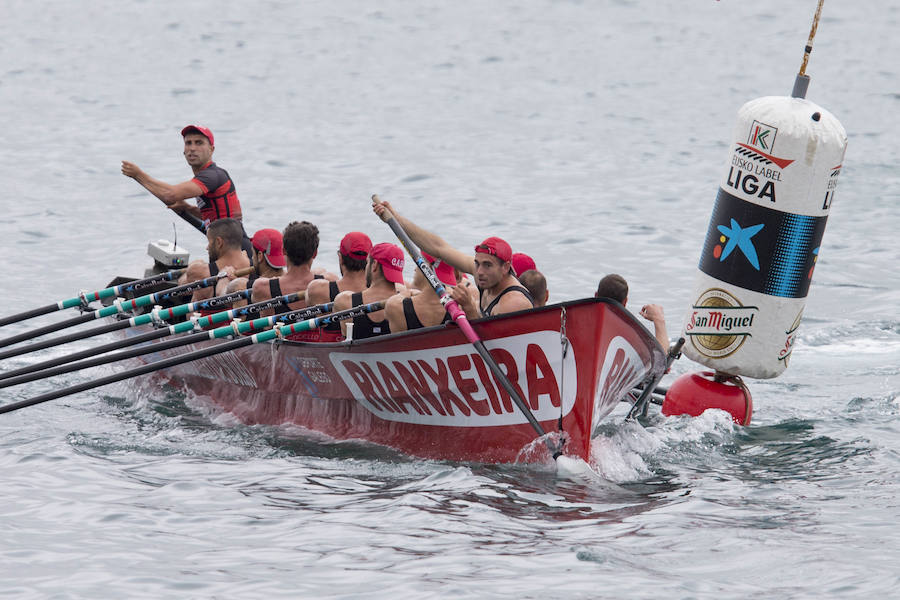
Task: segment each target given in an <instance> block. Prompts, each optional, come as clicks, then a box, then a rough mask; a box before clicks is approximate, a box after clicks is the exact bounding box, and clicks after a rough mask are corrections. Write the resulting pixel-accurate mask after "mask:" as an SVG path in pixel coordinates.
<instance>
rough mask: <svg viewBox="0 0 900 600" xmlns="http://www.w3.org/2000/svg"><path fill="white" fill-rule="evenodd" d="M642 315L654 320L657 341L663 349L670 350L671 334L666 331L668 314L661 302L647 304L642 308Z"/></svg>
mask: <svg viewBox="0 0 900 600" xmlns="http://www.w3.org/2000/svg"><path fill="white" fill-rule="evenodd" d="M641 316H642V317H644V318H645V319H647V320H648V321H652V322H653V329H654V334H655V336H656V341H657V342H659V345H660V346H662V348H663V350H664V351H666V352H668V351H669V334H668V333H667V332H666V316H665V314H663V308H662V306H660V305H659V304H646V305H644V306H643V307H642V308H641Z"/></svg>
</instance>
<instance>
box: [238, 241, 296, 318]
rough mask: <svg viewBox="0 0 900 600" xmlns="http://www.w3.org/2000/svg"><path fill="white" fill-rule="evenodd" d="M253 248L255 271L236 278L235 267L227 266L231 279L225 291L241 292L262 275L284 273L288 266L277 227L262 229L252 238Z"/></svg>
mask: <svg viewBox="0 0 900 600" xmlns="http://www.w3.org/2000/svg"><path fill="white" fill-rule="evenodd" d="M250 244H251V247H252V248H253V266H254V268H255V270H254V272H253V273H251V274H250V275H249V276H247V277H238V278H237V279H235V278H234V269H231V268H230V267H228V268H226V269H225V270H226V272H228V279H229V280H230V281H229V283H228V285H227V286H226V288H225V293H226V294H230V293H232V292H239V291H241V290H246V289H252V288H253V283H254V282H255V281H256V280H257V279H259V278H260V277H266V278H269V279H272V278H275V277H281V276H282V275H284V268H285V267H286V266H287V263H286V262H285V258H284V249H283V247H282V237H281V232H280V231H278V230H277V229H260V230H259V231H257V232H256V233H254V234H253V237H252V238H251V239H250ZM244 304H245V303H244V302H235V303H234V306H235V307H237V306H243V305H244Z"/></svg>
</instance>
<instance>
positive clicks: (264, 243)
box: [250, 229, 286, 269]
mask: <svg viewBox="0 0 900 600" xmlns="http://www.w3.org/2000/svg"><path fill="white" fill-rule="evenodd" d="M250 243H251V244H253V247H254V248H256V249H257V250H259V251H260V252H262V253H264V254H265V255H266V262H267V263H269V265H271V266H272V267H273V268H276V269H280V268H284V266H285V264H286V263H285V261H284V248H283V247H282V238H281V232H280V231H278V230H277V229H260V230H259V231H257V232H256V233H254V234H253V237H252V238H251V239H250Z"/></svg>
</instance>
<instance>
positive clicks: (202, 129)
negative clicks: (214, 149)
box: [181, 125, 216, 146]
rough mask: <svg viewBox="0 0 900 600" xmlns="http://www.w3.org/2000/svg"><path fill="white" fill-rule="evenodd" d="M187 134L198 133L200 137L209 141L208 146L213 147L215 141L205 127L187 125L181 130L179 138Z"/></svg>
mask: <svg viewBox="0 0 900 600" xmlns="http://www.w3.org/2000/svg"><path fill="white" fill-rule="evenodd" d="M189 133H199V134H200V135H202V136H205V137H206V139H208V140H209V145H210V146H215V145H216V141H215V138H213V134H212V131H210V130H209V129H208V128H207V127H200V126H199V125H188V126H187V127H185V128H184V129H182V130H181V137H184V136H186V135H187V134H189Z"/></svg>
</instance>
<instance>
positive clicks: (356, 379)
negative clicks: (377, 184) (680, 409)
mask: <svg viewBox="0 0 900 600" xmlns="http://www.w3.org/2000/svg"><path fill="white" fill-rule="evenodd" d="M473 326H474V328H475V331H476V332H477V333H478V335H479V336H480V337H481V338H482V340H484V342H485V346H486V347H487V348H488V349H489V350H490V352H491V355H492V356H493V357H494V358H495V360H496V361H497V362H498V363H499V364H500V367H501V369H503V370H504V372H505V373H506V374H507V376H508V377H509V379H510V380H511V381H512V382H513V384H514V385H515V386H517V387H518V388H519V390H521V397H522V398H523V399H524V400H525V402H526V404H528V405H529V407H530V408H531V410H532V411H533V412H534V414H535V416H536V418H537V420H538V421H539V422H540V423H541V425H542V426H543V428H544V430H545V431H547V432H552V431H558V430H559V423H560V416H562V421H561V422H562V429H563V431H564V432H565V437H566V439H567V443H566V446H565V453H566V454H568V455H573V456H578V457H581V458H584V459H587V458H588V456H589V452H590V440H591V433H592V431H593V430H594V428H595V427H596V426H597V424H598V423H599V422H600V420H601V419H603V418H604V417H605V416H606V415H608V414H609V413H610V412H611V411H612V410H613V408H615V406H616V405H617V404H618V402H619V401H620V400H621V398H622V397H623V396H624V395H625V394H626V393H627V392H628V391H629V390H631V389H632V388H633V387H634V386H635V385H636V384H638V383H640V382H642V381H645V380H647V379H648V378H649V377H651V376H652V375H654V374H657V373H659V372H661V370H662V369H663V368H664V363H665V357H664V355H663V352H662V350H661V349H660V347H659V345H658V344H657V343H656V341H655V340H654V338H653V336H652V335H651V334H650V332H649V331H647V330H646V329H645V328H644V327H643V326H642V325H641V324H640V323H639V322H637V321H636V320H635V319H634V317H633V316H632V315H631V314H630V313H629V312H628V311H626V310H625V309H623V308H622V307H621V306H619V305H618V304H616V303H614V302H609V301H605V300H595V299H588V300H579V301H574V302H568V303H564V304H556V305H551V306H547V307H544V308H541V309H536V310H533V311H526V312H521V313H515V314H511V315H503V316H499V317H492V318H489V319H482V320H478V321H475V322H473ZM561 329H562V330H563V331H565V334H566V336H567V338H568V340H569V343H570V344H571V345H570V347H569V349H568V351H567V352H566V357H565V359H564V358H563V348H564V346H563V344H562V336H561V334H560V331H561ZM208 343H219V342H208ZM192 349H195V348H188V350H192ZM185 351H186V350H185V349H179V350H178V352H175V351H171V350H170V351H166V352H163V353H159V354H155V355H149V356H147V357H146V358H147V361H148V362H149V361H151V360H156V359H157V358H163V357H168V356H171V355H174V354H175V353H178V354H180V353H182V352H185ZM161 373H162V374H163V375H164V376H165V377H167V378H168V379H169V380H171V381H172V382H173V383H176V384H178V383H180V384H184V385H185V386H187V387H188V388H189V389H190V390H192V391H193V392H194V393H195V394H198V395H200V396H206V397H208V398H209V399H210V401H211V402H213V403H214V404H215V405H217V406H219V407H221V408H222V409H223V410H225V411H227V412H229V413H232V414H233V415H235V416H236V417H237V418H238V419H239V420H241V421H242V422H244V423H247V424H269V425H281V424H286V423H292V424H296V425H301V426H303V427H307V428H309V429H313V430H316V431H320V432H323V433H325V434H327V435H329V436H332V437H334V438H337V439H363V440H369V441H372V442H376V443H379V444H384V445H386V446H391V447H393V448H396V449H398V450H401V451H403V452H405V453H408V454H411V455H415V456H421V457H425V458H434V459H446V460H465V461H479V462H513V461H516V460H534V459H535V458H534V457H533V456H532V457H528V456H522V451H523V449H525V448H527V447H529V445H530V444H531V443H532V442H533V441H534V440H535V438H536V437H537V435H536V433H535V430H534V429H533V428H532V426H531V425H530V424H529V423H528V421H527V420H526V419H525V417H524V416H523V414H522V412H521V411H520V410H519V408H518V407H517V406H516V405H515V404H514V403H513V402H512V401H511V399H510V398H509V397H508V396H507V395H506V393H505V392H504V390H503V388H502V387H501V386H500V385H498V384H497V382H496V381H495V380H494V378H493V376H492V375H491V373H490V371H489V369H488V368H487V365H485V363H484V361H483V359H482V358H481V357H480V355H479V354H478V353H477V352H476V351H475V349H474V348H473V347H472V346H471V344H469V343H468V342H467V340H466V338H465V336H464V335H463V334H462V332H461V331H460V330H459V328H458V327H456V326H455V325H453V324H447V325H443V326H439V327H431V328H428V329H420V330H415V331H409V332H403V333H399V334H394V335H389V336H382V337H377V338H371V339H368V340H359V341H352V342H342V343H300V342H290V341H284V342H280V343H276V344H261V345H254V346H248V347H244V348H240V349H238V350H236V351H234V352H229V353H223V354H220V355H216V356H212V357H208V358H204V359H200V360H197V361H194V362H190V363H186V364H183V365H180V366H177V367H174V368H171V369H168V370H166V371H161ZM538 454H540V453H538Z"/></svg>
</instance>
